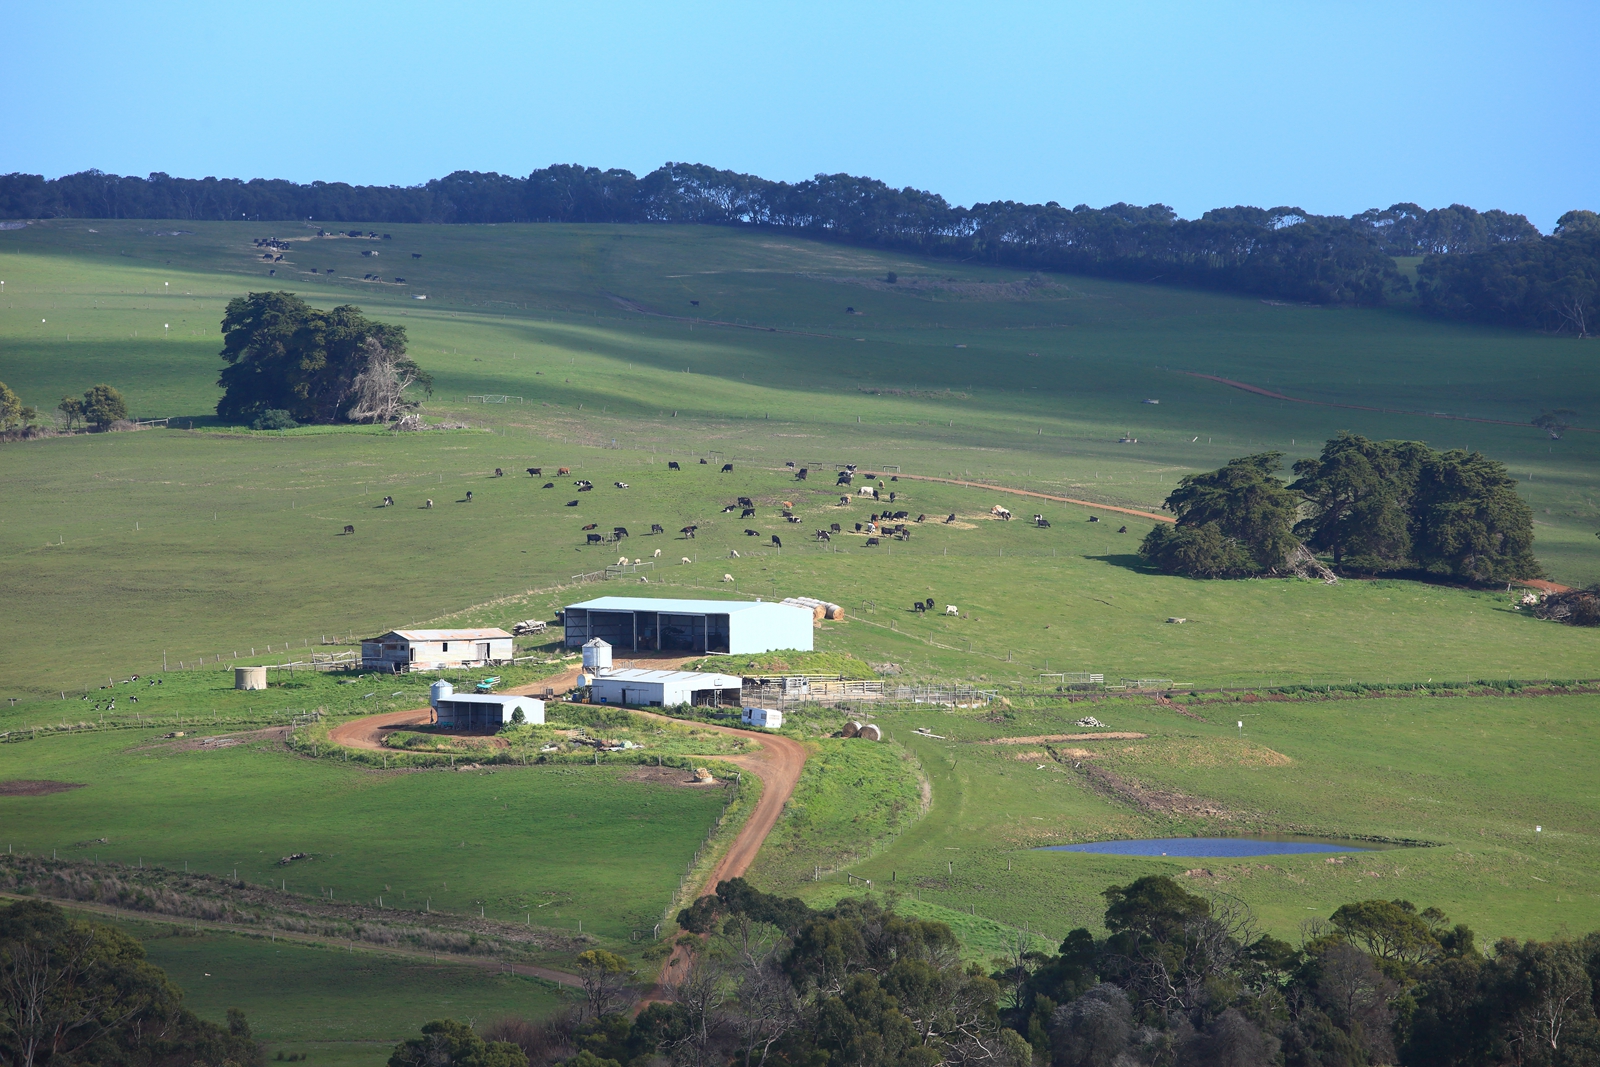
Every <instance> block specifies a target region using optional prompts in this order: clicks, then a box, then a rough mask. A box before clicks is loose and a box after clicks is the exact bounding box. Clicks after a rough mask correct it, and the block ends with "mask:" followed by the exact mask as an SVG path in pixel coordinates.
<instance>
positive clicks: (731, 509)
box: [722, 504, 739, 515]
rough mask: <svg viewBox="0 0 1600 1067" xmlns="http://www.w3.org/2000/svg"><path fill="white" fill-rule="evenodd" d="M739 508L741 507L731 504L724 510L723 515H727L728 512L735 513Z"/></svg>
mask: <svg viewBox="0 0 1600 1067" xmlns="http://www.w3.org/2000/svg"><path fill="white" fill-rule="evenodd" d="M738 506H739V505H738V504H729V505H728V506H727V507H725V508H723V509H722V513H723V514H724V515H726V514H727V513H728V512H730V511H733V510H735V509H736V508H738Z"/></svg>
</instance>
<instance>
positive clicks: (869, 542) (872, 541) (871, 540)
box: [867, 537, 878, 548]
mask: <svg viewBox="0 0 1600 1067" xmlns="http://www.w3.org/2000/svg"><path fill="white" fill-rule="evenodd" d="M877 543H878V539H877V538H876V537H869V538H867V547H868V548H871V547H872V546H873V545H875V544H877Z"/></svg>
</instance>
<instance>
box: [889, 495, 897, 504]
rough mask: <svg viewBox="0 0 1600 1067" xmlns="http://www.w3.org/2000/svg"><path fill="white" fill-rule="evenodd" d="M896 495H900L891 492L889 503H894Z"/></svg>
mask: <svg viewBox="0 0 1600 1067" xmlns="http://www.w3.org/2000/svg"><path fill="white" fill-rule="evenodd" d="M896 495H898V494H896V493H892V492H891V493H890V494H889V503H891V504H893V503H894V498H895V496H896Z"/></svg>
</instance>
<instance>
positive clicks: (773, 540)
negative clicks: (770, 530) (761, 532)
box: [772, 534, 783, 548]
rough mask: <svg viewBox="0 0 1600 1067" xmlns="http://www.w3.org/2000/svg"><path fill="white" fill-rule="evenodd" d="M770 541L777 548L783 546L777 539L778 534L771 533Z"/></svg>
mask: <svg viewBox="0 0 1600 1067" xmlns="http://www.w3.org/2000/svg"><path fill="white" fill-rule="evenodd" d="M772 543H773V544H774V545H776V546H777V547H779V548H782V547H783V542H782V541H780V540H779V539H778V535H777V534H773V535H772Z"/></svg>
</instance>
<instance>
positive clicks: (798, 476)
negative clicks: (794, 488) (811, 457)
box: [794, 467, 811, 482]
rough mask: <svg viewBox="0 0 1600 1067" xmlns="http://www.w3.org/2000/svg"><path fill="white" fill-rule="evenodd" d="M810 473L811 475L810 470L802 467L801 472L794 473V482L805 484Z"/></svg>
mask: <svg viewBox="0 0 1600 1067" xmlns="http://www.w3.org/2000/svg"><path fill="white" fill-rule="evenodd" d="M809 473H811V472H810V470H809V468H806V467H801V468H800V469H799V470H797V471H795V472H794V480H795V481H797V482H803V481H805V480H806V475H807V474H809Z"/></svg>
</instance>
